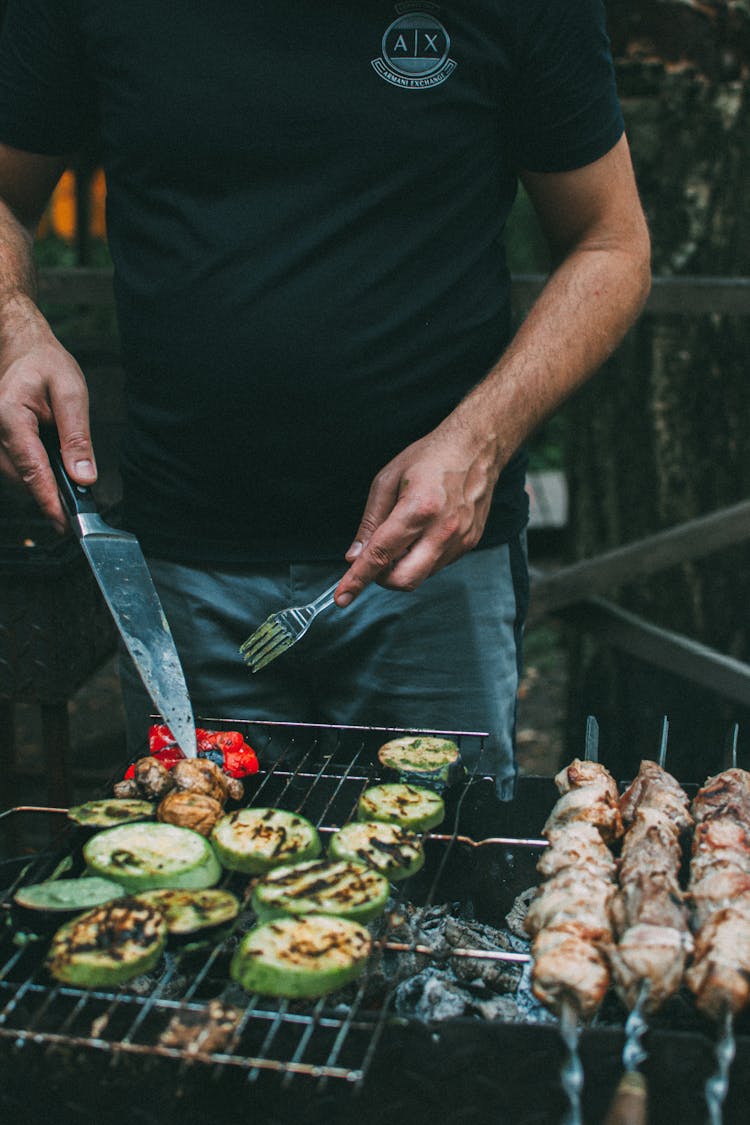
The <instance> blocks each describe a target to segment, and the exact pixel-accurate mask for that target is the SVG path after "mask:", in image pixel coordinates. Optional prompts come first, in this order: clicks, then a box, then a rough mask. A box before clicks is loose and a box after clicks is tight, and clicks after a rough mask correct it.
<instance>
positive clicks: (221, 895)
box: [136, 889, 240, 934]
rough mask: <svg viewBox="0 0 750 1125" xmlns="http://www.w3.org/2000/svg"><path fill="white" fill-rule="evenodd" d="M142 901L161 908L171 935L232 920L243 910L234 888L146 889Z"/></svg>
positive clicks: (190, 931)
mask: <svg viewBox="0 0 750 1125" xmlns="http://www.w3.org/2000/svg"><path fill="white" fill-rule="evenodd" d="M136 898H137V900H138V902H145V903H148V905H149V906H153V907H154V908H155V909H156V910H159V911H161V913H162V914H163V915H164V920H165V922H166V923H167V929H168V930H169V932H170V934H194V933H195V932H196V930H205V929H208V928H209V927H211V926H220V925H221V924H222V923H223V922H231V921H232V919H233V918H236V917H237V915H238V914H239V912H240V904H239V900H238V899H237V897H236V895H233V894H232V893H231V891H220V890H216V889H209V890H204V891H171V890H167V889H162V890H157V891H143V892H142V893H141V894H139V895H137V896H136Z"/></svg>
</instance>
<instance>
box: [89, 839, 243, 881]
mask: <svg viewBox="0 0 750 1125" xmlns="http://www.w3.org/2000/svg"><path fill="white" fill-rule="evenodd" d="M83 858H84V859H85V861H86V864H87V866H88V869H89V871H90V872H91V873H92V874H94V875H102V876H103V877H104V878H105V879H113V880H114V881H115V882H116V883H120V884H121V885H122V886H123V887H124V888H125V890H126V891H130V892H135V891H148V890H151V889H154V888H157V887H171V888H172V889H175V890H201V889H202V888H204V887H213V886H214V885H215V884H216V883H218V881H219V879H220V878H221V865H220V864H219V861H218V859H217V858H216V854H215V853H214V850H213V848H212V847H211V845H210V844H209V842H208V840H206V839H204V837H203V836H200V835H199V834H198V833H197V832H193V831H191V829H189V828H179V827H178V826H177V825H174V824H160V823H153V824H151V823H148V822H147V823H144V824H121V825H120V827H119V828H108V829H107V830H106V831H104V832H97V834H96V836H92V837H91V839H90V840H87V841H86V843H85V844H84V846H83Z"/></svg>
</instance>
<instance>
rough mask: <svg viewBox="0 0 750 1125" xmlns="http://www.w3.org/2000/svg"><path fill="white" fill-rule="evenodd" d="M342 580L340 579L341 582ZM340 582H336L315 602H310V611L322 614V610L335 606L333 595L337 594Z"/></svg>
mask: <svg viewBox="0 0 750 1125" xmlns="http://www.w3.org/2000/svg"><path fill="white" fill-rule="evenodd" d="M340 581H341V579H339V582H340ZM338 584H339V583H338V582H334V584H333V586H330V587H329V588H328V589H327V590H324V591H323V593H322V594H320V595H319V596H318V597H317V598H316V599H315V601H314V602H310V609H311V610H312V611H313V613H320V611H321V609H328V606H329V605H333V595H334V594H335V593H336V587H337V586H338Z"/></svg>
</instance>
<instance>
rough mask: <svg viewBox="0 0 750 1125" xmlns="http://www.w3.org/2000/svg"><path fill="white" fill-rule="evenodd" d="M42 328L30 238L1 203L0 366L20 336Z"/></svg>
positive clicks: (32, 240)
mask: <svg viewBox="0 0 750 1125" xmlns="http://www.w3.org/2000/svg"><path fill="white" fill-rule="evenodd" d="M43 325H44V321H43V318H42V316H41V313H40V312H39V310H38V309H37V307H36V268H35V263H34V239H33V235H32V234H31V232H30V231H29V230H27V228H26V227H24V226H23V224H22V223H21V222H20V221H19V220H18V219H17V218H16V217H15V215H14V214H13V212H12V211H11V210H10V208H9V207H8V206H7V205H6V204H4V203H2V202H1V201H0V367H2V365H3V357H4V356H5V357H7V355H8V353H10V352H12V351H13V350H14V343H16V342H17V339H18V336H19V334H25V333H26V332H29V331H39V330H40V329H42V330H43Z"/></svg>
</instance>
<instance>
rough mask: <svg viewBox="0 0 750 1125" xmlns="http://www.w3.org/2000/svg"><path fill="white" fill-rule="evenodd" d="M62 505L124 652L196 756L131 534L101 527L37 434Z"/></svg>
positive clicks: (161, 624)
mask: <svg viewBox="0 0 750 1125" xmlns="http://www.w3.org/2000/svg"><path fill="white" fill-rule="evenodd" d="M42 440H43V441H44V445H45V448H46V450H47V455H48V456H49V460H50V465H51V466H52V470H53V472H54V474H55V479H56V481H57V487H58V491H59V493H60V499H61V501H62V504H63V507H64V508H65V511H66V512H67V515H68V518H69V520H70V525H71V527H72V529H73V532H74V533H75V535H76V537H77V538H78V540H79V542H80V544H81V547H82V549H83V552H84V554H85V556H86V558H87V560H88V562H89V565H90V567H91V571H92V573H93V575H94V578H95V579H96V581H97V583H98V584H99V589H100V590H101V592H102V595H103V597H104V600H105V602H106V603H107V607H108V609H109V611H110V613H111V614H112V617H113V619H114V622H115V625H116V626H117V629H118V631H119V633H120V636H121V637H122V640H123V643H124V645H125V648H126V649H127V651H128V652H129V654H130V656H131V658H132V660H133V663H134V664H135V667H136V669H137V671H138V673H139V675H140V677H141V680H142V681H143V685H144V687H145V688H146V691H147V692H148V694H149V696H150V697H151V700H152V701H153V703H154V705H155V707H156V710H157V711H158V712H159V714H160V715H161V716H162V717H163V719H164V722H165V723H166V724H167V726H168V727H169V729H170V731H171V732H172V734H173V735H174V737H175V739H176V741H177V743H178V745H179V747H180V749H181V750H182V752H183V754H185V755H186V756H187V757H188V758H195V757H196V756H197V753H198V745H197V740H196V734H195V719H194V717H193V708H192V705H191V703H190V697H189V695H188V690H187V684H186V683H185V675H184V672H183V670H182V664H181V663H180V658H179V656H178V654H177V648H176V646H175V643H174V638H173V636H172V631H171V629H170V628H169V623H168V622H167V619H166V617H165V616H164V610H163V608H162V604H161V602H160V600H159V595H158V594H157V592H156V588H155V586H154V583H153V579H152V577H151V573H150V571H149V569H148V565H147V563H146V560H145V558H144V556H143V551H142V550H141V545H140V543H139V542H138V540H137V538H136V537H135V536H134V535H131V534H130V533H129V532H127V531H120V530H119V529H117V528H114V527H112V526H111V525H110V524H108V523H106V522H105V520H104V519H102V517H101V515H100V514H99V512H98V510H97V507H96V503H95V501H94V498H93V495H92V493H91V491H90V489H88V488H86V487H85V486H84V485H80V484H77V483H76V482H75V481H73V480H71V478H70V477H69V476H68V474H67V472H66V471H65V466H64V465H63V462H62V457H61V455H60V449H59V445H58V442H57V436H56V435H55V436H54V438H53V437H51V435H50V434H48V433H43V434H42Z"/></svg>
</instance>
